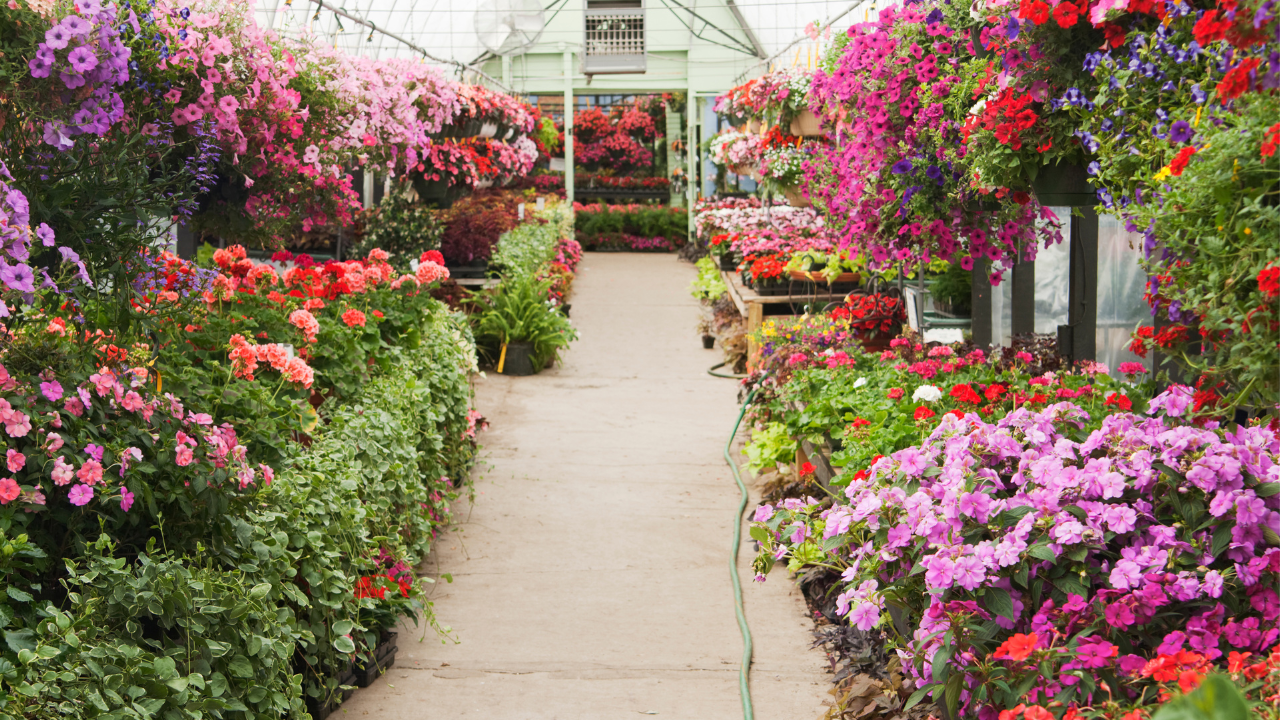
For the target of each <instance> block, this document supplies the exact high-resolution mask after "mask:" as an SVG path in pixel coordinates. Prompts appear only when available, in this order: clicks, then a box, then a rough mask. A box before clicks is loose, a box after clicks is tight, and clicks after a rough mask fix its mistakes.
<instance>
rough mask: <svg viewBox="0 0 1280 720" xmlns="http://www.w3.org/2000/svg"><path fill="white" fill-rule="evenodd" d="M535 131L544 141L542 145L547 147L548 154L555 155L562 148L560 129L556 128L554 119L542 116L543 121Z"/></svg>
mask: <svg viewBox="0 0 1280 720" xmlns="http://www.w3.org/2000/svg"><path fill="white" fill-rule="evenodd" d="M534 132H535V133H536V134H537V136H538V140H540V141H541V142H542V146H543V147H544V148H546V149H547V154H549V155H554V154H556V152H558V151H559V150H560V131H559V130H557V129H556V124H555V121H554V120H552V119H551V118H549V117H544V118H542V122H541V123H539V124H538V127H537V129H536V130H535V131H534Z"/></svg>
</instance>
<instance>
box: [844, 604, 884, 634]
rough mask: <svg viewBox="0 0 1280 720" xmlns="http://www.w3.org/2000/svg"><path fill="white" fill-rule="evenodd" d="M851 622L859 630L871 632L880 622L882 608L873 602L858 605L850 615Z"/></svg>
mask: <svg viewBox="0 0 1280 720" xmlns="http://www.w3.org/2000/svg"><path fill="white" fill-rule="evenodd" d="M849 622H850V623H851V624H853V625H854V626H855V627H857V628H858V629H859V630H863V631H866V630H870V629H872V628H874V627H875V626H876V625H877V624H879V622H880V608H878V607H876V606H875V603H871V602H862V603H858V605H857V606H856V607H854V608H853V611H852V612H850V613H849Z"/></svg>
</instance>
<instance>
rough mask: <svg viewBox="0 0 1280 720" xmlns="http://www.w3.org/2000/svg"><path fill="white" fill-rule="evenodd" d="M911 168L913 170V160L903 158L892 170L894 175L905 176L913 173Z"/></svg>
mask: <svg viewBox="0 0 1280 720" xmlns="http://www.w3.org/2000/svg"><path fill="white" fill-rule="evenodd" d="M911 168H912V166H911V160H909V159H907V158H903V159H901V160H899V161H898V162H896V163H894V164H893V167H892V168H890V170H891V171H892V172H893V174H894V175H905V174H907V173H909V172H911Z"/></svg>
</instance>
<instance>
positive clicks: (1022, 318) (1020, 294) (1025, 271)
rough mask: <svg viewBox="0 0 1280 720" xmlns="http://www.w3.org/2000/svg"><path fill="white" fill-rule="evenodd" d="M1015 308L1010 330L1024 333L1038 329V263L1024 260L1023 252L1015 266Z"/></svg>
mask: <svg viewBox="0 0 1280 720" xmlns="http://www.w3.org/2000/svg"><path fill="white" fill-rule="evenodd" d="M1012 294H1013V308H1012V318H1011V320H1010V323H1009V331H1010V333H1011V334H1013V335H1022V334H1025V333H1033V332H1035V331H1036V264H1035V261H1032V262H1024V261H1023V260H1022V256H1021V254H1019V256H1018V262H1017V263H1016V264H1015V265H1014V266H1013V293H1012Z"/></svg>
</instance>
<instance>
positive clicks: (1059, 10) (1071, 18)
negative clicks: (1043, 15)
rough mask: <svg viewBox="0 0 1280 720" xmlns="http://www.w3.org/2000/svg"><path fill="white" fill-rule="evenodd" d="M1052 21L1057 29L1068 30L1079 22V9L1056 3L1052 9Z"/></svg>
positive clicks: (1066, 3)
mask: <svg viewBox="0 0 1280 720" xmlns="http://www.w3.org/2000/svg"><path fill="white" fill-rule="evenodd" d="M1053 19H1054V21H1055V22H1057V23H1058V27H1063V28H1069V27H1071V26H1072V25H1075V24H1076V22H1078V21H1079V20H1080V8H1078V7H1076V6H1075V4H1073V3H1069V2H1063V3H1058V7H1056V8H1054V9H1053Z"/></svg>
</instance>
